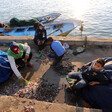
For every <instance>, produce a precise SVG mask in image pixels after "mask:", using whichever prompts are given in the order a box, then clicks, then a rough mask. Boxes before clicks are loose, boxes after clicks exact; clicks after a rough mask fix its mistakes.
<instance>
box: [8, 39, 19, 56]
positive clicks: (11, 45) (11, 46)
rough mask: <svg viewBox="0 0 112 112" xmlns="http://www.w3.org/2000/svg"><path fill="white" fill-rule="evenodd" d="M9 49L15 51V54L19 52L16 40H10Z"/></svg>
mask: <svg viewBox="0 0 112 112" xmlns="http://www.w3.org/2000/svg"><path fill="white" fill-rule="evenodd" d="M10 49H11V50H12V51H13V52H14V53H15V54H19V53H20V51H19V45H18V44H17V43H16V42H14V41H13V42H11V43H10Z"/></svg>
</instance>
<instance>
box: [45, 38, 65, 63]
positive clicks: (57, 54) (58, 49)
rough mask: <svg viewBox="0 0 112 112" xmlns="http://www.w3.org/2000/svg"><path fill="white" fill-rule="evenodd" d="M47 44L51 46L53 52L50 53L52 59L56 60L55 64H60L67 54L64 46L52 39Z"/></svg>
mask: <svg viewBox="0 0 112 112" xmlns="http://www.w3.org/2000/svg"><path fill="white" fill-rule="evenodd" d="M47 44H49V45H50V47H51V50H52V52H50V53H49V55H48V56H49V57H50V58H55V62H54V64H57V63H58V62H60V60H61V59H62V57H63V56H64V53H65V48H64V47H63V46H62V44H61V42H60V41H55V40H53V38H52V37H49V38H48V40H47Z"/></svg>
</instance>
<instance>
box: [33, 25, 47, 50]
mask: <svg viewBox="0 0 112 112" xmlns="http://www.w3.org/2000/svg"><path fill="white" fill-rule="evenodd" d="M35 30H36V31H35V37H34V39H33V40H34V43H35V44H36V45H37V46H38V47H39V50H42V49H43V48H44V45H45V42H46V40H47V34H46V29H45V28H44V25H43V24H42V23H38V26H37V28H36V29H35Z"/></svg>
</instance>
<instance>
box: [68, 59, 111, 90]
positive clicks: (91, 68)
mask: <svg viewBox="0 0 112 112" xmlns="http://www.w3.org/2000/svg"><path fill="white" fill-rule="evenodd" d="M104 65H105V60H104V59H102V58H98V59H97V60H95V61H93V62H90V63H88V64H85V65H84V66H83V67H82V68H81V70H80V71H79V72H73V73H72V72H71V73H69V74H68V77H69V78H72V79H76V80H77V81H75V82H74V84H73V85H72V87H70V88H69V89H81V88H83V87H85V86H87V85H88V84H89V85H91V86H94V85H97V84H101V85H105V84H108V83H109V82H110V80H109V78H108V77H107V74H106V72H105V69H104Z"/></svg>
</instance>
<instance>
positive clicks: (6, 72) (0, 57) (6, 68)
mask: <svg viewBox="0 0 112 112" xmlns="http://www.w3.org/2000/svg"><path fill="white" fill-rule="evenodd" d="M12 73H13V72H12V70H11V68H10V64H9V61H8V58H7V53H5V52H3V51H0V83H1V82H4V81H6V80H7V79H8V78H9V77H10V76H11V74H12Z"/></svg>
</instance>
